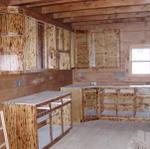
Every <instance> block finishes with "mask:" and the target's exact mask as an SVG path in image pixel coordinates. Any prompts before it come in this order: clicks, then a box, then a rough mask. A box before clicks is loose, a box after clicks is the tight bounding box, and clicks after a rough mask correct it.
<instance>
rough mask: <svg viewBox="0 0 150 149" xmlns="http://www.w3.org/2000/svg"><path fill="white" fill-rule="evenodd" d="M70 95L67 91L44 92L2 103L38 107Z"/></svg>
mask: <svg viewBox="0 0 150 149" xmlns="http://www.w3.org/2000/svg"><path fill="white" fill-rule="evenodd" d="M67 95H70V92H67V91H43V92H39V93H36V94H32V95H30V96H23V97H20V98H16V99H13V100H8V101H5V102H2V104H25V105H35V106H38V105H40V104H42V103H45V102H48V101H54V100H55V99H57V98H59V97H60V98H61V97H64V96H67Z"/></svg>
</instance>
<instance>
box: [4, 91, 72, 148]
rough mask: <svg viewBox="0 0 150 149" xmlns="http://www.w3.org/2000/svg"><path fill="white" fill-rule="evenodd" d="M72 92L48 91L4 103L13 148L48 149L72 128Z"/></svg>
mask: <svg viewBox="0 0 150 149" xmlns="http://www.w3.org/2000/svg"><path fill="white" fill-rule="evenodd" d="M71 107H72V105H71V95H70V93H69V92H59V91H45V92H41V93H37V94H34V95H31V96H25V97H22V98H18V99H15V100H11V101H7V102H4V104H3V111H4V117H5V122H6V128H7V133H8V140H9V145H10V149H14V148H15V149H48V148H49V147H50V146H51V145H53V144H54V143H55V142H56V141H58V140H59V139H60V138H62V137H63V136H64V135H65V134H67V133H68V132H69V130H70V129H71V128H72V114H71V113H72V112H71V111H72V110H71V109H72V108H71Z"/></svg>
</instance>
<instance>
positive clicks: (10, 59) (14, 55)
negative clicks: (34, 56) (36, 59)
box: [0, 36, 25, 71]
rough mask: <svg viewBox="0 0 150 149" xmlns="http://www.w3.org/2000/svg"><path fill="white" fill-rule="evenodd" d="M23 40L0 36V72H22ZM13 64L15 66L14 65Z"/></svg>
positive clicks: (15, 37)
mask: <svg viewBox="0 0 150 149" xmlns="http://www.w3.org/2000/svg"><path fill="white" fill-rule="evenodd" d="M24 46H25V38H24V37H23V36H12V37H10V36H0V57H1V58H0V70H1V71H23V70H24V65H23V62H24V57H23V50H24ZM14 64H15V65H14Z"/></svg>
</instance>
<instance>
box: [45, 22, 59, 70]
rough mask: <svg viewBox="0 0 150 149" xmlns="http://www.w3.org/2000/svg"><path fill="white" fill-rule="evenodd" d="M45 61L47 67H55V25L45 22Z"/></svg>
mask: <svg viewBox="0 0 150 149" xmlns="http://www.w3.org/2000/svg"><path fill="white" fill-rule="evenodd" d="M45 42H46V45H45V46H46V47H45V48H46V49H45V54H46V55H45V58H46V59H45V61H47V63H48V64H47V68H48V69H57V68H58V66H57V60H58V59H57V49H56V27H55V26H54V25H50V24H45Z"/></svg>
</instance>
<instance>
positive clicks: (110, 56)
mask: <svg viewBox="0 0 150 149" xmlns="http://www.w3.org/2000/svg"><path fill="white" fill-rule="evenodd" d="M94 39H95V40H94V41H95V42H94V43H93V44H94V46H95V61H96V67H103V68H107V67H108V68H109V67H119V30H103V31H97V32H95V33H94Z"/></svg>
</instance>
